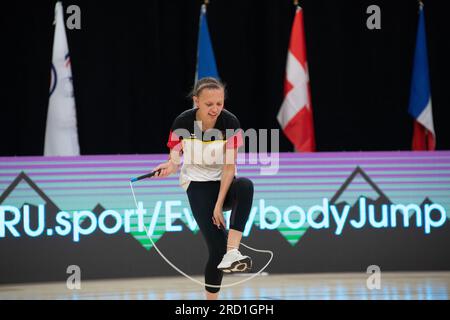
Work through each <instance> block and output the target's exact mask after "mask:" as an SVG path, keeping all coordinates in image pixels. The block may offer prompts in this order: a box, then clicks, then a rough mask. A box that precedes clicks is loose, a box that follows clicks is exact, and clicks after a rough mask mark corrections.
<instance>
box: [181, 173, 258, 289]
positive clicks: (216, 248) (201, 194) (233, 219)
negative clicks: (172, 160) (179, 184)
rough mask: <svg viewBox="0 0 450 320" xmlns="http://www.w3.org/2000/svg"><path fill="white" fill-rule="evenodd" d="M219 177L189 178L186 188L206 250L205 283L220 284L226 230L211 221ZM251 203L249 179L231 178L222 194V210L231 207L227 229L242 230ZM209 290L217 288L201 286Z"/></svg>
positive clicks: (217, 192)
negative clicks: (228, 185) (220, 265)
mask: <svg viewBox="0 0 450 320" xmlns="http://www.w3.org/2000/svg"><path fill="white" fill-rule="evenodd" d="M219 190H220V181H205V182H203V181H202V182H199V181H191V182H190V184H189V188H188V189H187V195H188V198H189V204H190V206H191V210H192V213H193V215H194V218H195V221H196V222H197V224H198V226H199V228H200V231H201V233H202V234H203V237H204V238H205V240H206V244H207V245H208V250H209V259H208V262H207V263H206V268H205V283H207V284H212V285H220V284H221V283H222V276H223V272H222V271H221V270H219V269H217V266H218V265H219V263H220V262H221V261H222V258H223V255H224V254H225V253H226V249H227V233H226V231H225V230H224V229H223V228H221V229H219V228H217V226H216V225H214V224H213V221H212V216H213V212H214V207H215V205H216V201H217V196H218V195H219ZM252 203H253V183H252V181H251V180H249V179H247V178H241V177H239V178H236V177H235V178H234V179H233V182H232V183H231V185H230V188H229V189H228V193H227V195H226V197H225V201H224V205H223V210H224V211H228V210H232V211H231V216H230V229H234V230H237V231H241V232H243V231H244V228H245V224H246V223H247V220H248V216H249V214H250V210H251V207H252ZM205 289H206V290H207V291H209V292H211V293H216V292H219V290H220V288H215V287H209V286H205Z"/></svg>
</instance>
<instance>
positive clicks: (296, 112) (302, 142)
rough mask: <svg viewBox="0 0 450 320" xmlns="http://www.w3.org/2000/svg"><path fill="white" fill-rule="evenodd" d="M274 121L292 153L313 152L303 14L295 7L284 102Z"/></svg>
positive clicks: (314, 148)
mask: <svg viewBox="0 0 450 320" xmlns="http://www.w3.org/2000/svg"><path fill="white" fill-rule="evenodd" d="M277 119H278V122H279V123H280V125H281V127H282V128H283V131H284V133H285V135H286V136H287V137H288V138H289V140H290V141H291V142H292V144H293V145H294V147H295V150H296V151H303V152H313V151H315V150H316V142H315V138H314V123H313V114H312V106H311V93H310V87H309V75H308V63H307V59H306V43H305V30H304V27H303V10H302V8H300V7H297V11H296V13H295V18H294V23H293V25H292V32H291V40H290V44H289V52H288V57H287V65H286V79H285V83H284V101H283V104H282V105H281V108H280V111H279V112H278V115H277Z"/></svg>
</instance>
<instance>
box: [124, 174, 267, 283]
mask: <svg viewBox="0 0 450 320" xmlns="http://www.w3.org/2000/svg"><path fill="white" fill-rule="evenodd" d="M158 171H159V170H157V171H153V172H151V173H148V174H145V175H142V176H139V177H137V178H132V179H130V188H131V193H132V194H133V199H134V203H135V205H136V209H138V208H139V206H138V202H137V200H136V195H135V193H134V189H133V182H137V181H140V180H143V179H147V178H151V177H153V176H154V175H155V174H156V173H157V172H158ZM136 215H137V213H136ZM144 229H145V234H146V235H147V237H148V239H149V240H150V242H151V243H152V245H153V247H154V248H155V250H156V251H157V252H158V253H159V255H160V256H161V257H162V258H163V259H164V260H165V261H166V262H167V263H168V264H169V265H170V266H171V267H172V268H173V269H174V270H175V271H177V272H178V273H179V274H181V275H183V276H184V277H186V278H188V279H189V280H191V281H193V282H195V283H197V284H199V285H201V286H208V287H211V288H227V287H232V286H236V285H238V284H241V283H244V282H247V281H249V280H251V279H253V278H254V277H256V276H257V275H260V274H261V272H263V271H264V270H265V269H266V268H267V267H268V266H269V264H270V262H272V258H273V252H272V251H270V250H261V249H255V248H252V247H250V246H248V245H246V244H245V243H242V242H241V245H243V246H244V247H246V248H247V249H250V250H252V251H255V252H260V253H267V254H269V255H270V259H269V261H268V262H267V263H266V264H265V265H264V267H262V268H261V270H259V271H258V272H256V273H254V274H252V275H251V276H250V277H248V278H245V279H243V280H240V281H236V282H233V283H229V284H224V285H215V284H209V283H204V282H201V281H198V280H197V279H194V278H192V277H191V276H189V275H188V274H186V273H185V272H184V271H183V270H181V269H179V268H178V267H177V266H176V265H174V264H173V263H172V262H171V261H170V260H169V259H168V258H166V256H165V255H164V254H163V253H162V252H161V251H160V250H159V249H158V247H157V246H156V244H155V243H154V242H153V239H152V237H151V236H150V235H149V232H148V229H147V227H146V226H145V223H144ZM227 236H228V234H227Z"/></svg>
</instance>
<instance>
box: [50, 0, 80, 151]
mask: <svg viewBox="0 0 450 320" xmlns="http://www.w3.org/2000/svg"><path fill="white" fill-rule="evenodd" d="M79 154H80V146H79V144H78V132H77V116H76V111H75V98H74V92H73V85H72V68H71V65H70V55H69V46H68V45H67V37H66V30H65V24H64V15H63V6H62V4H61V2H57V3H56V6H55V34H54V39H53V57H52V68H51V82H50V98H49V103H48V113H47V126H46V129H45V146H44V155H45V156H76V155H79Z"/></svg>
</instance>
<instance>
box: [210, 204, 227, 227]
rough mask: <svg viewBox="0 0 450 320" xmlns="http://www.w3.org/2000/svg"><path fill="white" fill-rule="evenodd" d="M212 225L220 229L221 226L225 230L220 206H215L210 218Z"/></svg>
mask: <svg viewBox="0 0 450 320" xmlns="http://www.w3.org/2000/svg"><path fill="white" fill-rule="evenodd" d="M212 220H213V223H214V224H215V225H216V226H217V228H219V229H220V227H221V226H223V228H224V229H225V219H224V218H223V210H222V206H215V207H214V213H213V217H212Z"/></svg>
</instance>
